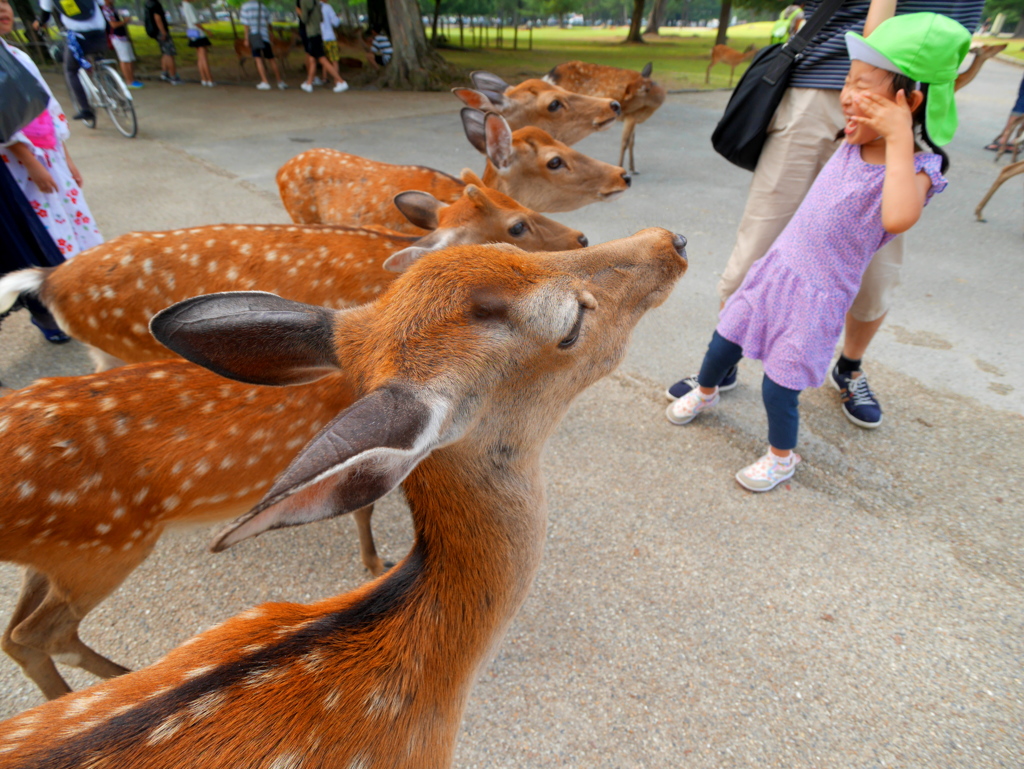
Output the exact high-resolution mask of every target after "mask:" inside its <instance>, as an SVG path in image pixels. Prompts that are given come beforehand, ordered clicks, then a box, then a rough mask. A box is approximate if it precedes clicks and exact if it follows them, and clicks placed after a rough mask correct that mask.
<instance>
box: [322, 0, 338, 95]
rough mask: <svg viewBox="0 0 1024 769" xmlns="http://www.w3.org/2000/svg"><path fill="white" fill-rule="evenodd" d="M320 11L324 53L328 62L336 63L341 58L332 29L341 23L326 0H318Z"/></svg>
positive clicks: (325, 74)
mask: <svg viewBox="0 0 1024 769" xmlns="http://www.w3.org/2000/svg"><path fill="white" fill-rule="evenodd" d="M320 11H321V13H322V15H323V19H322V20H321V21H320V35H321V36H322V37H323V39H324V55H325V56H326V57H327V60H328V61H329V62H331V63H332V64H334V65H337V64H338V59H340V58H341V49H340V48H339V47H338V36H337V35H336V34H335V32H334V30H335V28H336V27H337V26H338V25H339V24H341V19H339V18H338V14H336V13H335V12H334V9H333V8H332V7H331V4H330V3H328V2H327V0H320ZM326 79H327V72H326V71H325V72H324V80H326Z"/></svg>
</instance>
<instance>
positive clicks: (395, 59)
mask: <svg viewBox="0 0 1024 769" xmlns="http://www.w3.org/2000/svg"><path fill="white" fill-rule="evenodd" d="M386 7H387V11H388V25H389V26H390V27H391V47H392V48H393V49H394V53H393V54H392V57H391V61H390V62H388V64H387V66H386V67H384V72H383V74H382V75H381V77H380V80H379V83H380V84H381V85H383V86H386V87H388V88H399V89H404V90H410V91H440V90H442V89H444V88H447V87H449V86H450V85H451V83H452V82H453V81H454V80H455V79H457V78H458V77H459V75H460V73H459V70H458V69H457V68H455V67H453V66H452V65H451V64H449V63H448V62H447V61H445V60H444V58H443V57H442V56H441V54H439V53H437V52H436V51H435V50H434V49H433V48H431V47H430V45H428V43H427V36H426V34H425V33H424V31H423V18H422V17H421V16H420V6H419V3H417V2H416V0H386Z"/></svg>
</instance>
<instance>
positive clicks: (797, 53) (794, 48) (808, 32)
mask: <svg viewBox="0 0 1024 769" xmlns="http://www.w3.org/2000/svg"><path fill="white" fill-rule="evenodd" d="M843 2H845V0H825V1H824V2H823V3H822V4H821V5H820V6H818V9H817V10H816V11H815V12H814V13H813V14H812V15H811V18H810V20H809V21H808V22H807V23H806V24H804V25H803V26H802V27H800V31H799V32H797V33H796V34H795V35H793V37H791V38H790V39H789V40H788V41H787V42H786V43H784V44H783V45H782V47H781V48H780V49H779V55H778V56H777V57H775V61H774V62H773V64H772V66H771V68H770V69H769V70H768V71H767V72H766V73H765V74H764V77H763V78H762V79H763V80H764V81H765V82H766V83H768V84H769V85H775V84H776V83H777V82H778V81H779V78H780V77H782V76H783V75H784V74H785V73H786V72H787V71H789V68H790V67H792V66H793V64H794V63H795V62H797V61H799V60H800V59H801V58H802V57H803V55H804V49H805V48H806V47H807V46H808V44H809V43H810V42H811V39H812V38H813V37H814V36H815V35H816V34H818V32H820V31H821V28H822V27H824V26H825V24H826V23H827V22H828V20H829V19H831V18H832V17H833V16H835V13H836V11H838V10H839V7H840V6H841V5H842V4H843Z"/></svg>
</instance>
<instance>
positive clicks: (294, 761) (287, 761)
mask: <svg viewBox="0 0 1024 769" xmlns="http://www.w3.org/2000/svg"><path fill="white" fill-rule="evenodd" d="M301 763H302V756H301V755H300V754H298V753H285V754H284V755H281V756H278V757H277V758H275V759H274V760H273V761H271V762H270V766H269V767H268V768H267V769H299V766H300V765H301Z"/></svg>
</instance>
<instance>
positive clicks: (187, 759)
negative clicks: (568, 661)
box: [0, 229, 685, 769]
mask: <svg viewBox="0 0 1024 769" xmlns="http://www.w3.org/2000/svg"><path fill="white" fill-rule="evenodd" d="M684 245H685V241H684V240H683V239H682V238H681V237H679V236H678V235H673V234H672V233H670V232H667V231H666V230H660V229H649V230H644V231H642V232H640V233H637V234H636V235H634V236H632V237H630V238H626V239H623V240H619V241H613V242H610V243H605V244H602V245H599V246H593V247H590V248H587V249H584V250H582V251H575V252H571V253H569V252H562V253H549V254H528V253H525V252H523V251H520V250H519V249H516V248H514V247H511V246H502V245H495V246H464V247H458V248H453V249H447V250H444V251H441V252H437V253H434V254H429V255H427V256H425V257H424V258H422V259H420V260H419V261H418V262H416V263H415V264H414V265H413V266H412V267H411V268H410V269H409V271H408V272H407V273H406V274H405V275H403V276H402V277H401V278H399V279H398V280H397V281H395V283H394V284H393V285H392V286H391V287H390V288H389V289H388V291H387V292H385V294H383V295H382V296H381V297H380V298H379V299H378V300H377V301H375V302H374V303H372V304H369V305H364V306H361V307H357V308H354V309H350V310H344V311H331V310H326V309H324V308H318V307H313V306H309V305H299V304H295V303H291V302H287V301H286V300H282V299H279V298H278V297H274V296H272V295H268V294H259V293H248V292H241V293H237V294H221V295H213V296H204V297H198V298H196V299H192V300H189V301H187V302H183V303H182V304H180V305H177V306H174V307H171V308H169V309H168V310H166V311H164V312H162V313H161V314H160V315H159V316H158V317H157V318H155V319H154V321H153V329H154V333H155V334H156V335H157V336H158V337H159V338H161V339H162V340H164V341H165V342H166V343H167V344H168V345H170V346H172V347H174V348H176V349H177V350H178V351H179V352H180V353H181V354H182V355H185V356H187V357H188V358H190V359H192V360H194V361H196V362H200V363H202V364H204V365H208V366H211V367H212V368H214V369H216V370H218V371H220V372H221V373H223V374H226V375H228V376H231V377H235V378H238V379H240V380H243V381H248V382H252V381H264V382H267V383H269V384H287V383H290V382H303V381H309V380H310V379H312V378H315V377H317V376H322V375H323V374H324V373H326V372H329V371H339V372H340V373H337V374H335V375H334V376H337V377H340V378H343V379H345V380H347V381H348V382H350V383H351V386H352V387H353V388H354V389H355V394H356V397H357V398H358V400H357V401H356V402H355V403H354V404H353V405H352V406H351V407H350V408H348V409H347V410H345V411H343V412H342V413H341V414H340V415H339V416H338V417H337V418H336V419H335V420H334V421H332V422H331V424H330V425H329V426H328V427H327V428H325V430H324V431H323V432H321V433H320V434H319V435H318V436H317V438H315V439H314V440H313V441H312V442H311V443H310V444H309V445H308V446H307V447H306V448H305V449H303V451H302V452H301V453H300V454H299V456H298V457H297V458H296V459H295V461H294V462H293V463H292V464H291V465H290V466H289V468H288V469H287V470H286V471H285V473H284V474H283V475H281V476H280V477H279V478H278V479H277V481H276V482H275V483H274V486H273V487H272V488H271V489H270V490H269V491H268V492H267V494H266V496H265V497H264V499H263V501H261V502H260V503H259V504H258V505H257V506H256V507H255V508H254V509H253V510H252V511H250V512H249V513H247V514H245V515H243V516H241V517H240V518H239V519H237V520H236V521H235V522H234V523H233V524H231V525H230V526H229V527H228V528H227V529H226V530H225V531H224V532H222V533H221V534H220V535H219V536H218V537H217V539H216V540H215V543H214V549H222V548H224V547H228V546H231V545H233V544H235V543H237V542H239V541H241V540H244V539H246V538H248V537H251V536H254V535H257V534H259V533H261V532H264V531H267V530H269V529H273V528H278V527H282V526H291V525H296V524H300V523H306V522H309V521H313V520H316V519H319V518H325V517H329V516H332V515H338V514H340V513H343V512H345V511H346V510H351V509H356V508H358V507H360V506H362V505H365V504H368V503H369V502H372V501H373V500H374V499H376V498H379V497H380V496H382V495H383V494H385V493H387V492H388V491H389V490H391V489H393V488H395V487H396V486H397V485H398V484H402V487H403V490H404V493H405V496H406V499H407V500H408V503H409V507H410V509H411V511H412V515H413V521H414V530H415V541H414V544H413V547H412V550H411V551H410V553H409V554H408V555H407V556H406V558H405V559H404V560H403V561H402V562H401V563H399V564H398V565H397V566H396V567H395V568H394V569H392V570H391V571H390V572H388V573H387V574H386V575H384V576H383V577H381V578H378V579H377V580H375V581H374V582H371V583H369V584H367V585H365V586H363V587H362V588H359V589H357V590H355V591H353V592H350V593H347V594H344V595H340V596H337V597H335V598H330V599H327V600H324V601H320V602H318V603H314V604H310V605H301V604H289V603H274V604H264V605H262V606H260V607H257V608H254V609H252V610H250V611H247V612H244V613H243V614H240V615H238V616H236V617H234V618H232V619H230V620H228V621H227V622H225V623H224V624H222V625H220V626H219V627H216V628H214V629H212V630H209V631H207V632H205V633H203V634H201V635H199V636H197V637H195V638H193V639H192V640H190V641H187V642H186V643H185V644H183V645H182V646H180V647H178V648H177V649H176V650H174V651H172V652H171V653H170V654H168V655H167V656H166V657H165V658H164V659H163V660H161V661H160V662H157V663H156V664H154V665H152V666H150V667H148V668H146V669H144V670H141V671H139V672H136V673H130V674H127V675H125V676H122V677H120V678H116V679H114V680H112V681H108V682H105V683H103V684H100V685H97V686H95V687H92V688H90V689H88V690H86V691H84V692H78V693H75V694H72V695H69V696H67V697H63V698H61V699H60V700H57V701H55V702H51V703H48V704H46V705H42V706H39V707H37V708H35V709H32V710H29V711H27V712H26V713H23V714H22V715H20V716H18V717H16V718H14V719H11V720H9V721H7V722H5V723H3V724H0V761H2V762H3V766H4V767H6V769H24V768H25V767H30V766H33V767H35V766H46V767H47V769H69V768H70V767H83V766H91V767H99V766H111V767H132V769H156V768H157V767H168V768H169V767H174V769H177V768H178V767H183V766H189V765H197V762H198V763H201V764H202V765H203V766H210V767H274V768H275V769H283V768H284V767H290V768H293V769H297V768H298V767H324V768H326V767H363V768H364V769H380V768H381V767H389V769H403V768H408V769H443V767H448V766H450V765H451V760H452V754H453V751H454V747H455V740H456V736H457V733H458V730H459V724H460V721H461V718H462V714H463V711H464V709H465V705H466V701H467V699H468V697H469V694H470V690H471V689H472V686H473V684H474V682H475V679H476V678H477V676H478V675H479V672H480V670H481V669H482V667H483V666H484V665H485V664H486V663H487V662H488V660H489V659H490V658H491V657H492V656H493V655H494V653H495V652H496V649H497V647H498V645H499V643H500V641H501V639H502V637H503V636H504V634H505V632H506V629H507V628H508V626H509V624H510V623H511V621H512V620H513V618H514V617H515V615H516V613H517V611H518V610H519V607H520V606H521V605H522V603H523V601H524V600H525V598H526V596H527V593H528V592H529V589H530V585H531V584H532V582H533V579H534V576H535V574H536V571H537V568H538V566H539V564H540V560H541V555H542V551H543V546H544V539H545V535H546V524H547V521H546V517H547V514H546V502H545V494H544V483H543V477H542V471H541V466H540V458H541V455H542V452H543V448H544V444H545V442H546V440H547V438H548V437H549V436H550V434H551V433H552V431H553V430H554V429H555V428H556V427H557V425H558V423H559V422H560V420H561V418H562V416H563V415H564V414H565V412H566V410H567V408H568V407H569V404H570V403H571V401H572V400H573V398H574V397H575V396H576V395H577V394H578V393H580V392H581V391H582V390H584V389H585V388H586V387H588V386H589V385H590V384H592V383H594V382H595V381H597V380H598V379H599V378H600V377H602V376H604V375H606V374H607V373H609V372H610V371H611V370H612V369H613V368H614V367H615V366H616V365H617V363H618V361H619V360H620V359H621V358H622V355H623V353H624V351H625V348H626V345H627V343H628V339H629V335H630V333H631V331H632V329H633V327H634V326H635V325H636V323H637V322H638V321H639V319H640V317H641V316H642V315H643V314H644V312H646V311H647V310H648V309H650V308H651V307H654V306H657V305H658V304H660V303H661V302H662V301H663V300H664V299H665V298H666V296H667V295H668V293H669V292H670V290H671V288H672V286H673V284H674V283H675V281H676V279H677V278H678V277H679V276H680V275H681V274H682V272H683V270H684V269H685V259H684V257H683V246H684ZM115 488H116V486H115Z"/></svg>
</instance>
